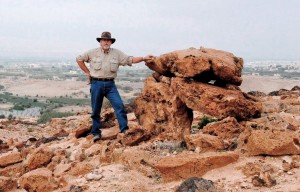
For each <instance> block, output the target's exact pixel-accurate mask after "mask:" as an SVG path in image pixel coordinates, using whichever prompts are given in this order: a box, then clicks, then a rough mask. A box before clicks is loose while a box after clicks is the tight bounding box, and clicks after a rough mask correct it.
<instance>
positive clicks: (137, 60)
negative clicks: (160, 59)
mask: <svg viewBox="0 0 300 192" xmlns="http://www.w3.org/2000/svg"><path fill="white" fill-rule="evenodd" d="M153 58H154V56H153V55H147V56H146V57H133V58H132V63H139V62H142V61H148V60H151V59H153Z"/></svg>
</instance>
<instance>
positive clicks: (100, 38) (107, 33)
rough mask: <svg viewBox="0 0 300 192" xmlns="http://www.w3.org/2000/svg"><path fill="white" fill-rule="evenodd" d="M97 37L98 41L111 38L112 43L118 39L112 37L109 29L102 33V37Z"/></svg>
mask: <svg viewBox="0 0 300 192" xmlns="http://www.w3.org/2000/svg"><path fill="white" fill-rule="evenodd" d="M96 39H97V41H98V42H100V41H101V40H102V39H109V40H111V44H113V43H114V42H115V41H116V39H115V38H111V34H110V32H108V31H105V32H103V33H102V34H101V37H97V38H96Z"/></svg>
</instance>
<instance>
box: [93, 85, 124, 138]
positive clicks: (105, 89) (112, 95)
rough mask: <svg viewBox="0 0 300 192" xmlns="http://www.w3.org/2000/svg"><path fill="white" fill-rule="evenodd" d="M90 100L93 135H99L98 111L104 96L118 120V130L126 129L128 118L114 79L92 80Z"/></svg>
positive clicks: (99, 121)
mask: <svg viewBox="0 0 300 192" xmlns="http://www.w3.org/2000/svg"><path fill="white" fill-rule="evenodd" d="M90 91H91V95H92V97H91V102H92V115H91V118H92V123H93V125H92V131H91V133H92V134H93V135H101V130H100V129H101V120H100V113H101V107H102V102H103V98H104V97H106V98H107V99H108V100H109V101H110V103H111V105H112V107H113V108H114V110H115V114H116V116H117V119H118V122H119V129H120V132H124V131H126V130H127V129H128V120H127V115H126V112H125V107H124V104H123V102H122V99H121V97H120V94H119V92H118V90H117V87H116V85H115V82H114V81H92V83H91V90H90Z"/></svg>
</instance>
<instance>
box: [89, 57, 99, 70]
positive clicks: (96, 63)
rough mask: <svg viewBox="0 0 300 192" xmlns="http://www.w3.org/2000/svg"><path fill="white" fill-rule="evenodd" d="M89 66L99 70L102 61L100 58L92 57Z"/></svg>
mask: <svg viewBox="0 0 300 192" xmlns="http://www.w3.org/2000/svg"><path fill="white" fill-rule="evenodd" d="M91 64H92V67H93V68H94V69H95V70H100V69H101V68H102V59H101V58H100V57H94V58H92V60H91Z"/></svg>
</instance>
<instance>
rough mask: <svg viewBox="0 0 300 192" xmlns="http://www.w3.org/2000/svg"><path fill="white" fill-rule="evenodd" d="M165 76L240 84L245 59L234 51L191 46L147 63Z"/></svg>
mask: <svg viewBox="0 0 300 192" xmlns="http://www.w3.org/2000/svg"><path fill="white" fill-rule="evenodd" d="M146 65H147V66H148V67H149V68H150V69H152V70H153V71H156V72H158V73H160V74H162V75H164V76H174V75H175V76H177V77H187V78H194V79H197V80H200V81H206V82H208V81H210V80H216V79H217V80H221V81H224V82H227V83H231V84H235V85H240V84H241V83H242V78H241V72H242V68H243V59H242V58H239V57H235V56H234V55H233V54H232V53H229V52H225V51H220V50H215V49H208V48H203V47H201V48H200V49H196V48H190V49H185V50H179V51H174V52H171V53H167V54H163V55H161V56H159V57H157V58H155V59H154V60H152V61H149V62H147V64H146Z"/></svg>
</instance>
